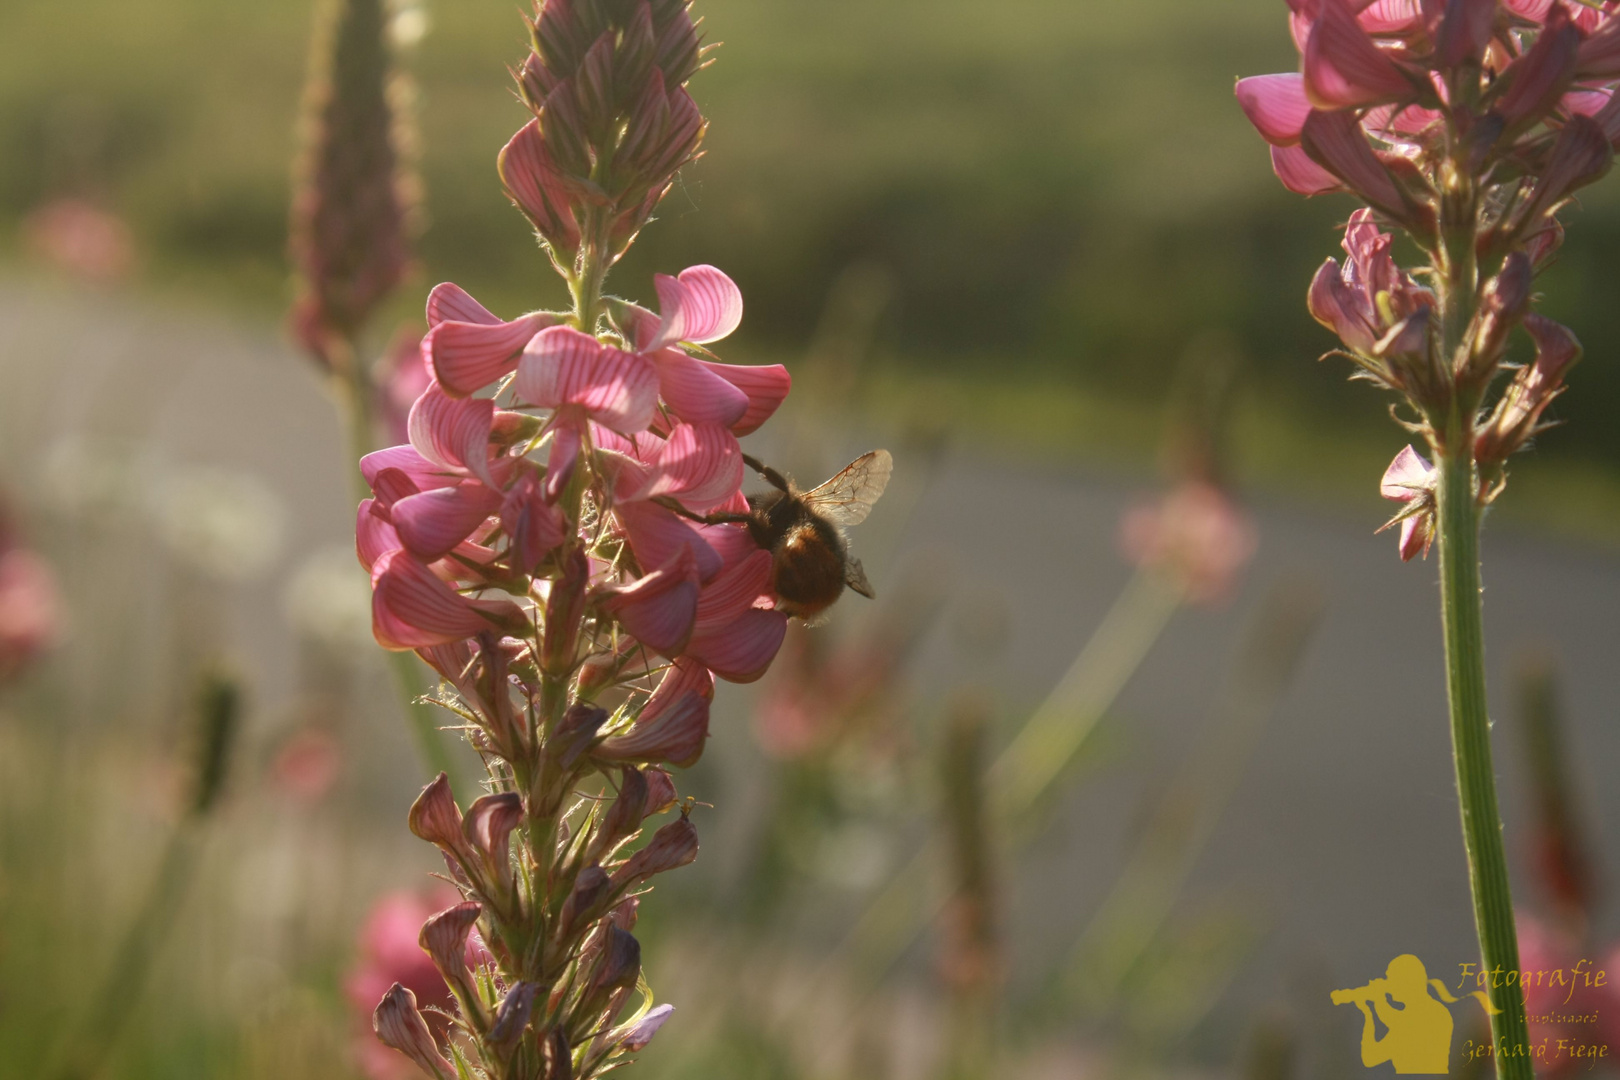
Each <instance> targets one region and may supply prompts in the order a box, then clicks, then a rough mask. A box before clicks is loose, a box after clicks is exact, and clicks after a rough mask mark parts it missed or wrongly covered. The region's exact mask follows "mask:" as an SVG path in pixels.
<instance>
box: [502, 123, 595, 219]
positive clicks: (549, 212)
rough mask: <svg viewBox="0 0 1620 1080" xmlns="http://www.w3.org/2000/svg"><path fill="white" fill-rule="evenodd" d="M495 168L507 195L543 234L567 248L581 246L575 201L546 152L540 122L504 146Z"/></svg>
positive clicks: (519, 132) (524, 128)
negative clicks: (575, 214)
mask: <svg viewBox="0 0 1620 1080" xmlns="http://www.w3.org/2000/svg"><path fill="white" fill-rule="evenodd" d="M495 167H496V169H497V170H499V172H500V174H501V181H502V182H503V183H504V184H505V185H506V194H507V195H508V197H510V198H511V200H512V201H513V202H514V203H516V204H517V207H518V209H519V210H522V211H523V213H524V215H525V216H527V217H528V219H529V220H530V221H531V222H533V223H534V227H535V228H537V229H539V230H540V232H541V235H543V236H545V237H546V238H547V239H549V240H557V241H560V242H561V243H563V244H564V245H566V246H569V247H574V246H577V245H578V244H579V223H578V222H576V221H575V220H574V215H573V211H572V210H571V207H572V206H573V204H574V199H573V198H571V197H570V195H569V193H568V191H567V190H566V189H565V188H564V187H563V185H562V178H561V177H560V176H559V175H558V173H557V167H556V165H555V163H553V162H552V160H551V154H550V152H549V151H547V150H546V140H545V137H544V136H543V135H541V133H540V122H539V121H538V120H530V121H529V122H528V123H527V124H525V125H523V127H522V128H520V129H519V130H518V133H517V134H516V135H513V136H512V138H511V141H510V142H508V143H507V144H506V145H505V146H503V147H501V152H500V154H499V156H497V157H496V159H495Z"/></svg>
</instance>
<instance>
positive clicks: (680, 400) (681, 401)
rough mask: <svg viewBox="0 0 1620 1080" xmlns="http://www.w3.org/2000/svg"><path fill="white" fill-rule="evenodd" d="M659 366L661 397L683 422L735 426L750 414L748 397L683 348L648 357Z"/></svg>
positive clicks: (651, 354) (658, 352)
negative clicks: (710, 421) (686, 352)
mask: <svg viewBox="0 0 1620 1080" xmlns="http://www.w3.org/2000/svg"><path fill="white" fill-rule="evenodd" d="M646 355H647V356H648V358H649V359H650V360H652V362H653V363H654V364H656V365H657V367H658V386H659V394H660V396H661V397H663V399H664V401H665V403H666V404H668V405H669V408H670V411H671V412H673V413H674V414H675V415H676V416H678V417H680V418H681V419H682V420H686V421H689V422H691V423H699V422H702V421H705V420H712V421H714V422H716V423H720V424H724V425H726V426H727V427H731V426H732V425H733V424H736V423H738V422H739V421H741V420H742V418H743V416H744V415H745V414H746V413H747V412H748V406H749V401H748V395H747V394H745V393H743V392H742V391H741V390H739V389H738V388H737V387H736V386H734V385H732V384H731V382H729V381H728V380H726V379H725V378H722V377H721V376H720V375H719V373H717V372H714V371H710V370H709V368H708V367H707V366H706V365H705V364H704V363H703V361H701V360H697V359H695V358H693V357H690V356H688V355H686V354H685V353H684V352H682V351H681V350H679V349H659V350H658V351H656V352H653V353H649V354H646Z"/></svg>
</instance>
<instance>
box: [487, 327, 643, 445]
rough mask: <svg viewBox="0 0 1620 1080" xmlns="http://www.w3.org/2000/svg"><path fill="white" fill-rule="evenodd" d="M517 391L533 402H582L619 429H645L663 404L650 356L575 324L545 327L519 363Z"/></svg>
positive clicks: (543, 404)
mask: <svg viewBox="0 0 1620 1080" xmlns="http://www.w3.org/2000/svg"><path fill="white" fill-rule="evenodd" d="M516 390H517V395H518V397H519V398H521V399H522V400H524V401H526V402H528V403H529V404H531V405H538V406H540V407H541V408H546V409H556V408H561V407H562V406H564V405H578V406H579V407H580V408H582V409H583V410H584V411H585V413H586V414H587V415H588V416H589V417H590V418H591V419H592V420H595V421H596V422H597V423H599V424H603V425H605V426H607V427H610V428H612V429H613V430H615V431H618V432H622V433H626V434H628V433H632V432H637V431H643V430H645V429H646V428H647V425H649V424H651V423H652V419H653V415H654V410H655V409H656V408H657V405H658V371H657V369H656V368H654V367H653V365H652V364H651V363H650V362H649V361H648V360H647V359H646V358H644V357H641V356H637V355H636V354H635V353H627V352H624V351H623V350H622V349H615V348H613V347H611V346H608V345H603V344H602V343H601V342H599V341H597V340H596V339H595V338H593V337H591V336H590V335H589V334H584V333H581V332H580V331H578V330H575V329H574V328H573V327H570V326H553V327H551V328H549V329H546V330H542V331H540V333H539V334H537V335H535V338H534V340H533V341H530V342H529V345H528V347H527V348H525V349H524V350H523V359H522V360H520V361H519V362H518V372H517V382H516Z"/></svg>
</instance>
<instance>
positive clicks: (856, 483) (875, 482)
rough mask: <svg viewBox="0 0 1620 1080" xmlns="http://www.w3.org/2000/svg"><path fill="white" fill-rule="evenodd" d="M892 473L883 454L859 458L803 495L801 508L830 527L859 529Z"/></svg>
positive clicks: (891, 460)
mask: <svg viewBox="0 0 1620 1080" xmlns="http://www.w3.org/2000/svg"><path fill="white" fill-rule="evenodd" d="M892 472H894V458H892V457H890V456H889V452H888V451H887V450H873V451H872V452H871V453H870V454H862V455H861V456H860V457H858V458H856V459H855V460H854V461H852V462H850V463H849V464H848V465H846V466H844V469H843V471H842V472H840V473H839V474H838V475H837V476H835V477H833V478H832V479H831V480H829V481H827V482H826V483H825V484H822V485H821V486H820V487H818V488H815V489H814V490H811V491H807V492H805V493H804V501H805V504H806V505H807V506H808V507H809V508H810V509H811V510H812V511H813V512H815V513H816V514H819V515H820V516H821V517H823V518H826V519H827V520H828V521H830V522H832V523H833V524H834V525H859V524H860V523H861V522H863V521H865V520H866V515H867V514H869V513H871V512H872V504H873V503H875V502H877V501H878V498H879V497H880V496H881V495H882V494H883V489H884V488H886V487H888V486H889V474H890V473H892Z"/></svg>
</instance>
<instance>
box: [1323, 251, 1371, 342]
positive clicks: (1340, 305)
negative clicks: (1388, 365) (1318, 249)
mask: <svg viewBox="0 0 1620 1080" xmlns="http://www.w3.org/2000/svg"><path fill="white" fill-rule="evenodd" d="M1305 305H1306V307H1307V308H1309V309H1310V313H1311V315H1312V317H1313V318H1315V319H1316V321H1317V322H1319V323H1321V324H1322V325H1323V326H1325V327H1327V328H1328V329H1329V330H1332V331H1333V332H1334V333H1335V334H1337V335H1339V338H1340V340H1342V341H1343V342H1344V343H1345V344H1346V345H1347V346H1349V347H1350V348H1352V349H1354V350H1356V351H1357V352H1360V353H1371V352H1372V351H1373V347H1374V346H1376V345H1377V344H1378V338H1379V336H1380V335H1379V333H1378V329H1377V327H1375V326H1374V325H1372V323H1370V322H1369V321H1368V315H1369V314H1370V312H1369V311H1368V310H1367V308H1366V304H1365V303H1364V302H1363V300H1362V298H1361V296H1360V294H1359V293H1357V292H1356V291H1355V290H1354V289H1352V288H1351V287H1350V286H1348V285H1346V284H1345V283H1344V275H1343V273H1342V272H1341V271H1340V270H1339V264H1338V263H1337V262H1335V261H1333V260H1332V259H1329V260H1328V261H1327V262H1325V263H1323V264H1322V266H1321V268H1320V269H1319V270H1317V272H1316V276H1315V277H1314V278H1312V279H1311V288H1310V291H1309V292H1308V293H1307V294H1306V301H1305Z"/></svg>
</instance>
